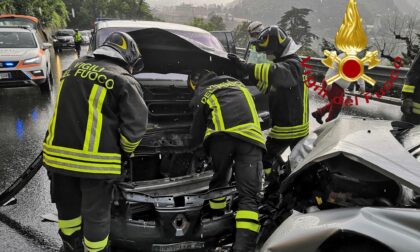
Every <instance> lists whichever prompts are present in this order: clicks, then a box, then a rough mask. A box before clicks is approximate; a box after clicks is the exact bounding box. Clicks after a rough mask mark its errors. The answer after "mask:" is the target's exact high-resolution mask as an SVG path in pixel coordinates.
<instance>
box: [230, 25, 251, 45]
mask: <svg viewBox="0 0 420 252" xmlns="http://www.w3.org/2000/svg"><path fill="white" fill-rule="evenodd" d="M250 23H251V22H242V23H241V24H239V25H238V26H236V28H235V29H234V30H233V36H234V38H235V41H236V46H237V47H242V48H246V47H247V46H248V41H249V35H248V26H249V24H250Z"/></svg>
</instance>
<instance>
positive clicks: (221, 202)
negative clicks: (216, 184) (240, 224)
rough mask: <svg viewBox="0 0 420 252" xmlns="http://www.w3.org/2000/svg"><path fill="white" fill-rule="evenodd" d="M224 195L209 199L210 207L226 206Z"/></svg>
mask: <svg viewBox="0 0 420 252" xmlns="http://www.w3.org/2000/svg"><path fill="white" fill-rule="evenodd" d="M226 205H227V204H226V197H221V198H215V199H211V200H210V208H211V209H214V210H220V209H225V208H226Z"/></svg>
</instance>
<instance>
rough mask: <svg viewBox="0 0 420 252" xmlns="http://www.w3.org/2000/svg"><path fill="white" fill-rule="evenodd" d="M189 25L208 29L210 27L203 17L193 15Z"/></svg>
mask: <svg viewBox="0 0 420 252" xmlns="http://www.w3.org/2000/svg"><path fill="white" fill-rule="evenodd" d="M190 25H191V26H195V27H198V28H201V29H204V30H207V31H209V30H210V27H209V24H208V23H206V22H205V21H204V18H201V17H194V18H193V19H192V20H191V23H190Z"/></svg>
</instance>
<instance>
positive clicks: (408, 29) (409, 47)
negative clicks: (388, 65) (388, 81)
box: [373, 13, 420, 64]
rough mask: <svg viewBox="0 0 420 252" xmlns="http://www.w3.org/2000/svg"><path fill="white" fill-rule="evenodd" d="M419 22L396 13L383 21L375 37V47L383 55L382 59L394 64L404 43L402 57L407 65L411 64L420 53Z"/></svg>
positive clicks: (411, 17)
mask: <svg viewBox="0 0 420 252" xmlns="http://www.w3.org/2000/svg"><path fill="white" fill-rule="evenodd" d="M418 26H419V21H418V20H417V19H416V17H413V16H408V15H400V14H399V13H394V14H392V15H387V16H385V17H384V18H383V19H382V20H381V24H380V27H378V32H377V33H376V34H375V36H374V37H373V39H374V44H373V45H374V47H376V49H377V50H378V51H379V52H380V53H381V55H380V56H381V57H382V58H386V59H388V60H389V61H390V62H393V60H394V58H395V56H396V55H395V54H396V53H397V52H398V51H399V50H398V49H399V46H400V44H401V43H399V41H402V42H403V44H404V50H405V52H402V56H403V58H404V61H405V63H406V64H411V62H412V61H413V59H414V58H415V56H416V55H417V54H418V53H420V47H419V42H420V34H419V33H417V31H418V30H417V29H416V28H417V27H418Z"/></svg>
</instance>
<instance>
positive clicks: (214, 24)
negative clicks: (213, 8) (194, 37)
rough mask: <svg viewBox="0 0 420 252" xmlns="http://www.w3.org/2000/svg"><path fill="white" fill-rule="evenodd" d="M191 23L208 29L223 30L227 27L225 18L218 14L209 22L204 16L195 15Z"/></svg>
mask: <svg viewBox="0 0 420 252" xmlns="http://www.w3.org/2000/svg"><path fill="white" fill-rule="evenodd" d="M190 25H191V26H195V27H198V28H201V29H204V30H207V31H222V30H225V29H226V25H225V23H224V22H223V18H222V17H220V16H217V15H213V16H211V17H210V19H209V21H208V22H206V21H205V20H204V18H200V17H194V18H193V19H192V21H191V23H190Z"/></svg>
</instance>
